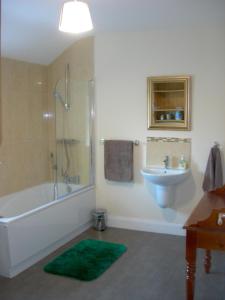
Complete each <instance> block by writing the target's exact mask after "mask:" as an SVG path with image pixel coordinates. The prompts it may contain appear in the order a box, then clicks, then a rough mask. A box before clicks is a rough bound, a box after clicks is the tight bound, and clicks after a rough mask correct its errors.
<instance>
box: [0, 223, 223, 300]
mask: <svg viewBox="0 0 225 300" xmlns="http://www.w3.org/2000/svg"><path fill="white" fill-rule="evenodd" d="M85 238H96V239H103V240H106V241H112V242H118V243H124V244H126V245H127V247H128V251H127V252H126V253H125V254H124V255H123V256H122V257H121V258H120V259H119V260H118V261H117V262H115V263H114V264H113V265H112V266H111V268H109V269H108V270H107V271H106V272H105V273H104V274H103V275H102V276H101V277H99V278H98V279H97V280H94V281H91V282H81V281H78V280H75V279H71V278H67V277H61V276H56V275H51V274H47V273H44V272H43V270H42V267H43V266H44V265H45V264H46V263H47V262H48V261H49V260H50V259H51V258H52V257H55V256H56V255H58V254H60V253H61V252H62V251H64V250H65V249H66V248H68V247H70V246H71V245H72V244H74V243H75V242H77V241H79V240H81V239H85ZM184 248H185V240H184V238H183V237H176V236H170V235H161V234H153V233H146V232H138V231H131V230H122V229H111V228H109V229H108V230H107V231H105V232H102V233H101V232H96V231H95V230H92V229H90V230H88V231H86V232H85V233H83V234H82V235H80V236H79V237H78V238H77V239H75V240H73V241H72V242H70V243H68V244H67V245H66V246H64V247H62V248H60V249H59V250H57V251H56V252H54V253H53V254H52V255H50V256H48V257H47V258H45V259H44V260H42V261H41V262H39V263H38V264H36V265H34V266H32V267H31V268H29V269H28V270H26V271H24V272H23V273H21V274H20V275H18V276H16V277H15V278H13V279H5V278H0V299H1V300H53V299H54V300H70V299H71V300H72V299H73V300H74V299H76V300H79V299H81V300H128V299H129V300H182V299H185V271H184V270H185V261H184ZM202 260H203V252H202V251H199V252H198V266H197V278H196V297H195V299H199V300H200V299H201V300H225V254H224V253H222V252H214V253H213V267H212V273H211V274H209V275H206V274H205V273H204V271H203V265H202Z"/></svg>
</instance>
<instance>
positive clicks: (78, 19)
mask: <svg viewBox="0 0 225 300" xmlns="http://www.w3.org/2000/svg"><path fill="white" fill-rule="evenodd" d="M92 29H93V24H92V20H91V15H90V11H89V8H88V5H87V3H84V2H81V1H77V0H73V1H68V2H65V3H64V4H63V7H62V11H61V16H60V23H59V30H60V31H63V32H69V33H82V32H86V31H90V30H92Z"/></svg>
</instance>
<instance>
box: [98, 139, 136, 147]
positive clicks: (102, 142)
mask: <svg viewBox="0 0 225 300" xmlns="http://www.w3.org/2000/svg"><path fill="white" fill-rule="evenodd" d="M105 141H106V140H105V139H100V144H104V142H105ZM133 144H134V145H135V146H138V145H140V141H139V140H134V141H133Z"/></svg>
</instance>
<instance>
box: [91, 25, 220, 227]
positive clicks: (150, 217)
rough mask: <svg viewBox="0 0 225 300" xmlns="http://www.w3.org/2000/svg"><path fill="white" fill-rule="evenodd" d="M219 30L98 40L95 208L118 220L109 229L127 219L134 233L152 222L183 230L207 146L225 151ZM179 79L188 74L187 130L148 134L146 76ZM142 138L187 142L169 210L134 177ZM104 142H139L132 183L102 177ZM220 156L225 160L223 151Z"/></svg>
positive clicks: (174, 31)
mask: <svg viewBox="0 0 225 300" xmlns="http://www.w3.org/2000/svg"><path fill="white" fill-rule="evenodd" d="M224 28H225V27H223V26H221V25H219V24H218V26H217V27H216V26H215V27H214V28H192V29H191V28H190V29H187V28H186V29H181V28H179V29H174V28H173V29H172V28H170V29H165V30H163V29H159V30H156V29H154V30H152V31H146V32H132V33H128V32H127V33H107V34H104V33H101V34H99V35H97V37H96V40H95V68H96V111H97V117H96V118H97V125H96V127H97V129H96V131H97V145H96V153H97V163H96V165H97V206H98V207H104V208H106V209H108V211H109V214H110V215H111V216H113V217H119V216H120V217H122V219H121V218H113V219H111V222H112V223H113V224H114V225H116V222H117V221H118V220H120V221H121V220H122V223H123V221H124V224H125V225H124V226H125V227H126V224H127V227H131V226H128V224H132V222H133V221H135V222H136V224H137V226H136V227H137V228H141V225H140V224H142V225H143V224H148V223H149V224H151V223H152V222H153V223H154V222H156V223H159V224H162V225H168V226H169V223H170V224H171V226H172V225H173V224H178V227H181V225H183V223H184V221H185V220H186V218H187V217H188V216H189V214H190V212H191V211H192V209H193V207H194V206H195V205H196V204H197V202H198V201H199V200H200V197H201V196H202V189H201V184H202V179H203V173H204V170H205V167H206V162H207V158H208V154H209V150H210V147H211V146H212V145H213V143H214V141H218V142H219V143H220V145H221V146H222V147H225V29H224ZM177 74H178V75H181V74H182V75H183V74H190V75H191V76H192V131H190V132H187V131H181V132H178V131H155V130H154V131H153V130H147V85H146V77H148V76H155V75H177ZM147 136H156V137H157V136H160V137H164V136H165V137H190V138H191V139H192V176H191V177H190V178H189V180H187V181H186V182H184V183H183V184H181V185H180V186H179V187H178V189H177V199H176V203H175V205H174V207H173V208H169V209H162V208H160V207H159V206H158V205H157V204H156V203H155V201H154V199H153V197H152V192H151V191H150V190H149V189H148V188H147V186H146V185H145V184H144V181H143V178H142V177H141V175H140V169H141V168H142V167H143V166H144V165H145V159H146V158H145V155H146V144H145V141H146V137H147ZM102 137H103V138H105V139H107V138H108V139H111V138H120V139H132V140H134V139H138V140H140V141H141V142H142V143H141V145H140V146H137V147H135V154H134V160H135V176H134V177H135V179H134V183H130V184H124V183H115V182H107V181H106V180H105V179H104V151H103V150H104V149H103V146H102V145H100V143H99V139H100V138H102ZM222 152H223V149H222ZM222 156H223V162H224V152H223V155H222ZM127 218H128V219H127ZM129 218H134V219H129ZM130 221H131V222H130ZM138 223H139V225H140V226H139V227H138ZM118 224H119V223H118ZM134 227H135V226H134ZM142 227H143V228H144V227H146V226H145V225H143V226H142ZM153 230H154V229H153ZM162 231H163V230H162ZM165 231H166V230H165Z"/></svg>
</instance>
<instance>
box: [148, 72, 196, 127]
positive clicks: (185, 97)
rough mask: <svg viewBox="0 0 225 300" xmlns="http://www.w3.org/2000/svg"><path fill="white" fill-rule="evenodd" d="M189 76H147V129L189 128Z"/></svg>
mask: <svg viewBox="0 0 225 300" xmlns="http://www.w3.org/2000/svg"><path fill="white" fill-rule="evenodd" d="M190 81H191V77H190V76H159V77H148V78H147V86H148V129H158V130H159V129H160V130H190V129H191V111H190Z"/></svg>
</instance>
